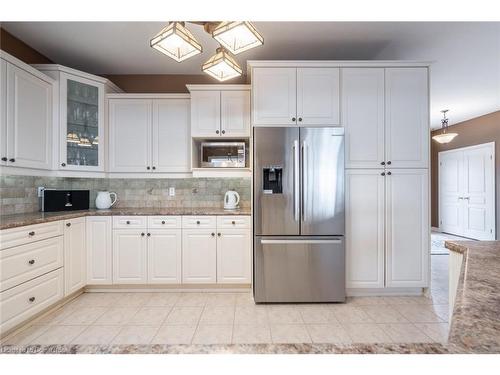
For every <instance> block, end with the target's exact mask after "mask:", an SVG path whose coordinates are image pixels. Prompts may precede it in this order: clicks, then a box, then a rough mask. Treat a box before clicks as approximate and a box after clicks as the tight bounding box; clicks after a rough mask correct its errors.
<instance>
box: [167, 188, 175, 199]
mask: <svg viewBox="0 0 500 375" xmlns="http://www.w3.org/2000/svg"><path fill="white" fill-rule="evenodd" d="M168 195H170V196H171V197H175V188H174V187H171V188H168Z"/></svg>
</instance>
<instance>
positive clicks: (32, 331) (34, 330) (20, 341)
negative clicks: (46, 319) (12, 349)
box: [2, 325, 50, 345]
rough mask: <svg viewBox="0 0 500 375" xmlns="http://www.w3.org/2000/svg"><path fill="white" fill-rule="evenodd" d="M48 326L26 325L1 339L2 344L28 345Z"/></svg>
mask: <svg viewBox="0 0 500 375" xmlns="http://www.w3.org/2000/svg"><path fill="white" fill-rule="evenodd" d="M49 328H50V326H48V325H47V326H31V327H28V328H26V329H24V330H23V331H21V332H19V333H18V334H16V335H14V336H11V337H8V338H6V340H4V341H2V345H28V344H29V343H31V342H32V341H33V340H34V339H36V338H37V337H38V336H40V335H41V334H42V333H44V332H45V331H47V330H48V329H49Z"/></svg>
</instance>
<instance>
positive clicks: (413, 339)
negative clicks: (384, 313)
mask: <svg viewBox="0 0 500 375" xmlns="http://www.w3.org/2000/svg"><path fill="white" fill-rule="evenodd" d="M380 328H382V330H383V331H384V332H385V333H387V335H388V336H389V337H390V338H391V340H392V341H393V342H395V343H423V342H433V340H432V339H431V338H430V337H429V336H427V335H426V334H424V333H423V332H422V331H421V330H420V329H418V328H417V327H416V326H415V325H413V324H411V323H390V324H380Z"/></svg>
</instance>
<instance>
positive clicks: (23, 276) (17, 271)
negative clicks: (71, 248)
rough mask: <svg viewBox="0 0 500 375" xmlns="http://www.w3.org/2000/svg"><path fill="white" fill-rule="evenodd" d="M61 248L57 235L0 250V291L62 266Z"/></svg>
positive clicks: (59, 238) (60, 237)
mask: <svg viewBox="0 0 500 375" xmlns="http://www.w3.org/2000/svg"><path fill="white" fill-rule="evenodd" d="M63 249H64V241H63V237H62V236H59V237H54V238H49V239H46V240H42V241H36V242H33V243H30V244H26V245H22V246H17V247H12V248H10V249H7V250H5V251H2V252H0V291H4V290H6V289H9V288H12V287H14V286H16V285H19V284H21V283H24V282H25V281H28V280H31V279H34V278H35V277H37V276H40V275H43V274H44V273H47V272H50V271H53V270H55V269H56V268H59V267H62V265H63Z"/></svg>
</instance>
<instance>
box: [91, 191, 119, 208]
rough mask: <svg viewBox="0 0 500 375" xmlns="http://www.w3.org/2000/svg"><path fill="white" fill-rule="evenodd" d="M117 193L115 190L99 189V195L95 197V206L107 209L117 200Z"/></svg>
mask: <svg viewBox="0 0 500 375" xmlns="http://www.w3.org/2000/svg"><path fill="white" fill-rule="evenodd" d="M112 195H114V199H113V201H111V196H112ZM116 198H117V196H116V193H115V192H113V191H111V192H110V191H98V192H97V197H96V199H95V206H96V207H97V208H98V209H100V210H106V209H108V208H110V207H111V206H112V205H114V204H115V202H116Z"/></svg>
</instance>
